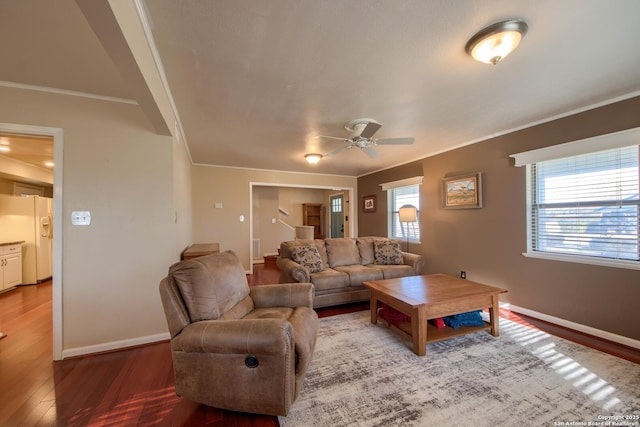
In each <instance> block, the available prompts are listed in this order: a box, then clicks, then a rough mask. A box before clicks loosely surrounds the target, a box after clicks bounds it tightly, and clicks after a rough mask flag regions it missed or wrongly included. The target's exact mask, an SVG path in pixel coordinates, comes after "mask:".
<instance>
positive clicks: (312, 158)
mask: <svg viewBox="0 0 640 427" xmlns="http://www.w3.org/2000/svg"><path fill="white" fill-rule="evenodd" d="M304 158H305V160H306V161H307V163H309V164H311V165H315V164H316V163H318V162H319V161H320V159H322V154H317V153H309V154H305V155H304Z"/></svg>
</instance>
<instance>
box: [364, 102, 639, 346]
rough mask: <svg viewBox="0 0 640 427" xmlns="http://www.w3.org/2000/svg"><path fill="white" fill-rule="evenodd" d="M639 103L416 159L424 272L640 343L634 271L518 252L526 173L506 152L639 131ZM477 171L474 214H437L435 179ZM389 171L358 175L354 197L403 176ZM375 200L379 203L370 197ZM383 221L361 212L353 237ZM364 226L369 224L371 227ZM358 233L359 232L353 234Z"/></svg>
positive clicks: (376, 229)
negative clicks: (479, 200) (491, 289)
mask: <svg viewBox="0 0 640 427" xmlns="http://www.w3.org/2000/svg"><path fill="white" fill-rule="evenodd" d="M639 112H640V98H634V99H630V100H627V101H624V102H619V103H617V104H613V105H610V106H606V107H602V108H599V109H596V110H592V111H588V112H585V113H582V114H578V115H575V116H571V117H566V118H563V119H559V120H556V121H553V122H549V123H546V124H542V125H539V126H535V127H533V128H530V129H526V130H522V131H518V132H514V133H512V134H509V135H505V136H501V137H497V138H493V139H491V140H487V141H485V142H482V143H478V144H474V145H471V146H468V147H465V148H460V149H458V150H454V151H451V152H447V153H443V154H440V155H437V156H433V157H428V158H425V159H423V160H422V162H421V164H422V170H423V171H424V183H423V185H422V186H421V193H420V195H421V215H420V218H421V222H420V227H421V230H422V244H421V245H420V246H418V245H414V244H412V245H411V246H412V250H414V248H415V251H417V252H420V253H421V254H423V255H424V256H425V257H426V260H427V263H426V269H425V270H426V271H425V273H437V272H442V273H447V274H451V275H458V274H459V273H460V270H465V271H466V272H467V275H468V276H467V277H468V278H469V279H470V280H474V281H478V282H481V283H486V284H491V285H495V286H500V287H503V288H505V289H508V291H509V292H508V293H507V294H505V295H504V297H503V298H501V299H503V300H505V301H508V302H510V303H512V304H515V305H517V306H519V307H523V308H525V309H529V310H534V311H536V312H538V313H542V314H546V315H549V316H554V317H557V318H560V319H564V320H568V321H571V322H575V323H578V324H581V325H586V326H589V327H592V328H596V329H599V330H601V331H606V332H610V333H613V334H617V335H622V336H624V337H628V338H632V339H636V340H638V339H640V311H639V310H638V296H639V295H640V287H639V286H640V271H639V270H628V269H621V268H611V267H600V266H594V265H585V264H575V263H569V262H560V261H548V260H541V259H532V258H526V257H524V256H522V255H521V254H522V252H525V251H526V221H525V216H526V213H525V200H526V195H525V172H526V171H525V168H516V167H514V166H513V160H512V159H511V158H509V155H510V154H513V153H517V152H522V151H527V150H531V149H534V148H539V147H543V146H548V145H555V144H560V143H563V142H569V141H573V140H578V139H582V138H587V137H590V136H595V135H598V134H603V133H610V132H615V131H619V130H623V129H627V128H632V127H638V126H640V114H638V113H639ZM474 171H479V172H482V173H483V180H484V182H483V184H484V185H483V190H484V207H483V208H482V209H468V210H444V209H442V208H441V207H440V180H441V179H442V178H443V177H445V176H447V175H457V174H460V173H466V172H474ZM410 174H411V173H409V172H406V171H403V168H396V169H392V170H389V171H384V172H381V173H378V174H372V175H368V176H366V177H362V178H361V179H360V180H359V182H358V187H359V191H360V192H361V194H362V195H366V194H369V193H370V192H373V191H374V190H375V186H376V185H377V184H378V183H379V182H384V181H392V180H394V179H401V178H404V177H407V175H410ZM378 199H379V198H378ZM382 215H384V214H381V213H380V212H378V213H377V214H375V215H374V214H363V215H361V216H360V230H361V231H363V230H366V231H365V232H366V233H367V234H379V233H385V232H386V222H384V220H383V219H381V218H380V217H381V216H382ZM370 219H372V221H371V223H369V220H370ZM361 234H362V233H361Z"/></svg>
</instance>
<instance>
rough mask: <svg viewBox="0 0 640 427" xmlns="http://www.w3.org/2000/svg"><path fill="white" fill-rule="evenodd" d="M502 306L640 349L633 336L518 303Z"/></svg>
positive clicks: (501, 304) (503, 304)
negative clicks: (551, 314) (534, 309)
mask: <svg viewBox="0 0 640 427" xmlns="http://www.w3.org/2000/svg"><path fill="white" fill-rule="evenodd" d="M500 307H502V308H506V309H507V310H510V311H513V312H516V313H521V314H524V315H526V316H529V317H534V318H536V319H540V320H544V321H545V322H549V323H553V324H555V325H559V326H563V327H565V328H569V329H573V330H574V331H578V332H582V333H585V334H589V335H593V336H594V337H598V338H602V339H605V340H609V341H613V342H616V343H618V344H622V345H626V346H628V347H633V348H636V349H640V341H638V340H635V339H633V338H629V337H625V336H623V335H618V334H614V333H611V332H607V331H603V330H601V329H596V328H593V327H591V326H586V325H582V324H580V323H575V322H571V321H570V320H565V319H561V318H559V317H555V316H550V315H548V314H544V313H539V312H537V311H533V310H529V309H528V308H523V307H519V306H517V305H513V304H509V303H500Z"/></svg>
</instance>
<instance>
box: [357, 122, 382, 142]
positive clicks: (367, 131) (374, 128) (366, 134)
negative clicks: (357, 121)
mask: <svg viewBox="0 0 640 427" xmlns="http://www.w3.org/2000/svg"><path fill="white" fill-rule="evenodd" d="M381 127H382V125H381V124H380V123H375V122H369V123H367V126H365V128H364V129H362V132H361V133H360V137H361V138H366V139H369V138H371V137H372V136H373V134H374V133H376V132H378V129H380V128H381Z"/></svg>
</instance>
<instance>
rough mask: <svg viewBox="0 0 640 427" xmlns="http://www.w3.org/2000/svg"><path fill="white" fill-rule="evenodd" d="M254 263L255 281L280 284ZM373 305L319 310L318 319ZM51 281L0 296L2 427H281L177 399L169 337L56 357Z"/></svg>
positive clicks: (271, 420)
mask: <svg viewBox="0 0 640 427" xmlns="http://www.w3.org/2000/svg"><path fill="white" fill-rule="evenodd" d="M278 275H279V272H278V270H277V269H276V268H275V267H270V266H269V267H266V268H265V267H263V266H257V268H255V269H254V274H253V275H252V276H250V277H249V280H250V283H251V285H263V284H269V283H277V281H278ZM368 308H369V305H368V303H360V304H353V305H349V306H343V307H334V308H328V309H319V310H318V314H319V315H320V316H321V317H325V316H332V315H336V314H341V313H345V312H350V311H359V310H368ZM51 313H52V311H51V282H50V281H49V282H45V283H42V284H40V285H31V286H21V287H18V289H16V290H12V291H9V292H6V293H3V294H0V331H2V332H5V333H6V334H7V337H5V338H3V339H0V402H2V403H1V404H0V425H1V426H20V427H23V426H225V427H226V426H237V427H243V426H278V420H277V418H276V417H271V416H264V415H253V414H245V413H236V412H230V411H222V410H219V409H215V408H210V407H206V406H203V405H198V404H196V403H193V402H190V401H188V400H186V399H181V398H178V397H177V396H176V395H175V392H174V388H173V370H172V366H171V353H170V348H169V343H168V342H161V343H155V344H150V345H146V346H142V347H137V348H133V349H126V350H121V351H116V352H111V353H104V354H97V355H91V356H85V357H78V358H73V359H66V360H63V361H58V362H52V360H51V359H52V329H51ZM500 314H501V316H503V317H505V318H508V319H510V320H514V321H517V322H520V323H524V324H528V325H531V326H533V327H536V328H539V329H541V330H545V331H547V332H549V333H552V334H555V335H559V336H563V337H564V338H567V339H569V340H573V341H576V342H579V343H582V344H584V345H588V346H590V347H594V348H597V349H599V350H601V351H605V352H609V353H611V354H614V355H616V356H618V357H622V358H625V359H627V360H631V361H633V362H635V363H640V350H636V349H632V348H628V347H624V346H620V345H617V344H615V343H611V342H607V341H603V340H600V339H597V338H594V337H590V336H587V335H585V334H581V333H578V332H574V331H570V330H567V329H565V328H562V327H558V326H555V325H551V324H548V323H546V322H542V321H538V320H535V319H531V318H528V317H526V316H521V315H517V314H515V313H511V312H508V311H505V310H501V313H500Z"/></svg>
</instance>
